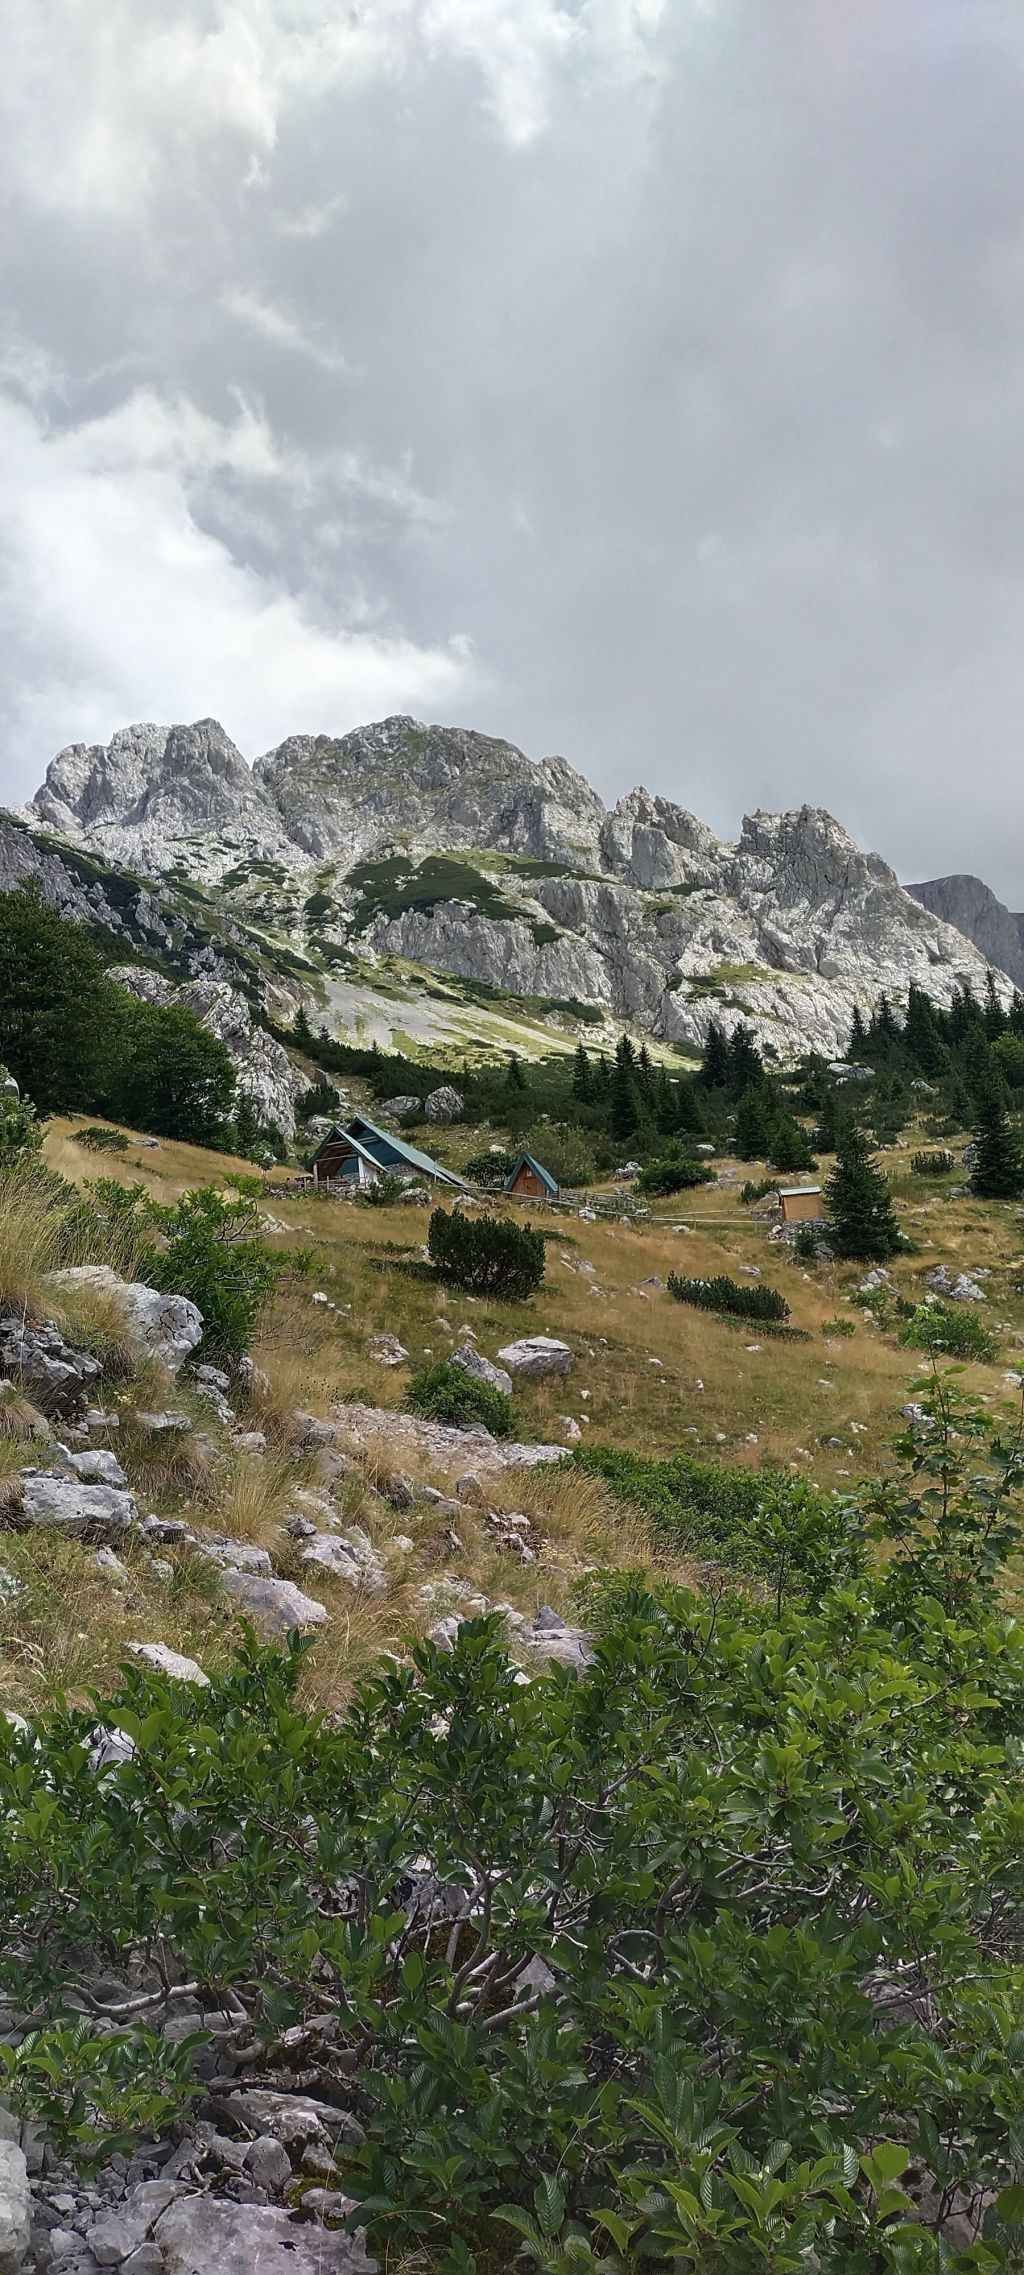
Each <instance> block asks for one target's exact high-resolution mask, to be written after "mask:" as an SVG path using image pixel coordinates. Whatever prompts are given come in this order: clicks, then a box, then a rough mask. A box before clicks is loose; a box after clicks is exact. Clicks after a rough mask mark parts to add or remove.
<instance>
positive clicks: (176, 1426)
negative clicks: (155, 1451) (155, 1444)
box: [135, 1406, 192, 1438]
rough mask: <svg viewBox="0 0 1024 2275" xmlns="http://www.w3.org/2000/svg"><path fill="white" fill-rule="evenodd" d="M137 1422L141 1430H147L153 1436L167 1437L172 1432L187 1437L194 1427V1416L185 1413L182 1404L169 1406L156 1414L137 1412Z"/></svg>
mask: <svg viewBox="0 0 1024 2275" xmlns="http://www.w3.org/2000/svg"><path fill="white" fill-rule="evenodd" d="M135 1422H136V1425H137V1427H138V1428H139V1429H140V1430H145V1431H146V1432H147V1435H148V1436H149V1437H152V1438H162V1437H167V1436H168V1435H170V1434H172V1433H174V1434H178V1435H180V1436H181V1437H185V1436H187V1434H188V1432H189V1430H191V1428H192V1416H191V1415H190V1414H183V1413H182V1410H181V1408H180V1406H168V1407H165V1408H163V1409H162V1410H161V1411H160V1412H159V1413H155V1414H136V1416H135Z"/></svg>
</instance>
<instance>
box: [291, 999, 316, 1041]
mask: <svg viewBox="0 0 1024 2275" xmlns="http://www.w3.org/2000/svg"><path fill="white" fill-rule="evenodd" d="M292 1040H293V1042H294V1044H295V1048H296V1050H299V1051H308V1049H309V1047H310V1044H311V1043H312V1040H313V1029H312V1027H311V1026H310V1024H309V1018H308V1015H307V1012H306V1006H305V1004H304V1003H300V1005H299V1008H298V1010H297V1012H296V1014H295V1019H294V1022H293V1025H292Z"/></svg>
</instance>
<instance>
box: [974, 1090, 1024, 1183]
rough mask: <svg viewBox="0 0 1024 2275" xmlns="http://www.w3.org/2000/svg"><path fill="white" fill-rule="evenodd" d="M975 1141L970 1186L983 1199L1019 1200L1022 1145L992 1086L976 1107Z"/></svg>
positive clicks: (1023, 1175)
mask: <svg viewBox="0 0 1024 2275" xmlns="http://www.w3.org/2000/svg"><path fill="white" fill-rule="evenodd" d="M975 1144H976V1146H977V1153H976V1155H975V1162H974V1169H973V1172H972V1175H971V1186H972V1190H973V1191H974V1192H975V1193H978V1194H980V1195H981V1197H982V1199H983V1200H986V1201H1019V1200H1020V1199H1021V1197H1022V1196H1024V1148H1022V1146H1021V1142H1020V1139H1019V1137H1018V1135H1017V1132H1016V1130H1015V1129H1014V1127H1013V1125H1012V1123H1011V1121H1010V1118H1009V1115H1008V1114H1007V1111H1006V1107H1005V1105H1004V1103H1003V1099H1002V1097H1001V1096H1000V1093H999V1091H998V1090H997V1089H995V1088H994V1087H993V1088H992V1089H991V1090H990V1091H989V1093H988V1096H987V1097H986V1098H983V1099H982V1101H981V1104H980V1106H979V1108H978V1132H977V1137H976V1139H975Z"/></svg>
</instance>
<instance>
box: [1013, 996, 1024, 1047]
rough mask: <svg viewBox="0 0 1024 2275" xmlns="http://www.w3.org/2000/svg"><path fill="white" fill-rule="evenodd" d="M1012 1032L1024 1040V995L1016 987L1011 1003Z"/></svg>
mask: <svg viewBox="0 0 1024 2275" xmlns="http://www.w3.org/2000/svg"><path fill="white" fill-rule="evenodd" d="M1010 1033H1011V1035H1017V1036H1019V1037H1020V1039H1021V1041H1022V1042H1024V995H1022V994H1021V992H1020V989H1019V988H1016V987H1015V988H1014V991H1013V1002H1012V1003H1011V1005H1010Z"/></svg>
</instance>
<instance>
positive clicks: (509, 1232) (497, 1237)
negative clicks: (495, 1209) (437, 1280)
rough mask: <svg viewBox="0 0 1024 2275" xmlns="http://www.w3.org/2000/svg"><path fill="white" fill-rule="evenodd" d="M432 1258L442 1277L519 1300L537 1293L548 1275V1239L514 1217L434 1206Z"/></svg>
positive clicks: (430, 1234)
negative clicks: (519, 1222) (476, 1215)
mask: <svg viewBox="0 0 1024 2275" xmlns="http://www.w3.org/2000/svg"><path fill="white" fill-rule="evenodd" d="M427 1247H428V1250H429V1254H430V1261H431V1263H432V1264H433V1265H434V1267H435V1269H436V1271H437V1272H438V1273H439V1275H440V1277H441V1278H442V1279H443V1280H449V1281H450V1282H451V1283H452V1285H453V1286H455V1287H457V1288H464V1289H465V1290H466V1293H467V1294H469V1295H490V1296H497V1297H499V1298H500V1299H501V1300H502V1301H503V1302H506V1303H517V1302H520V1301H521V1300H522V1299H523V1298H524V1297H525V1296H530V1295H533V1294H535V1292H536V1290H537V1289H538V1288H539V1286H540V1284H541V1281H542V1280H543V1278H544V1241H543V1238H542V1236H541V1234H540V1233H539V1232H534V1230H533V1229H532V1227H531V1226H530V1225H526V1224H515V1223H514V1222H513V1220H512V1218H511V1217H486V1216H485V1217H469V1216H466V1215H465V1214H464V1213H463V1211H462V1210H461V1209H453V1210H452V1211H451V1213H450V1215H449V1214H448V1213H447V1212H446V1211H445V1210H444V1209H435V1210H434V1213H433V1215H432V1217H431V1219H430V1225H429V1229H428V1233H427Z"/></svg>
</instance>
